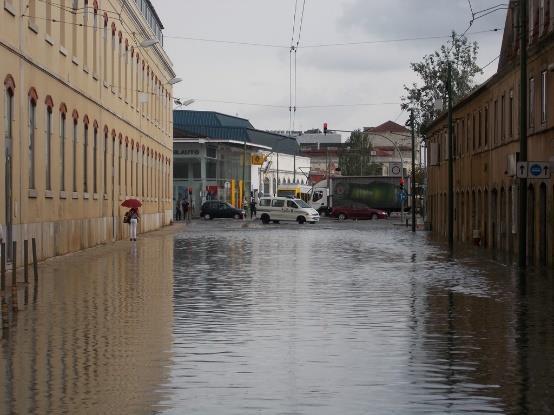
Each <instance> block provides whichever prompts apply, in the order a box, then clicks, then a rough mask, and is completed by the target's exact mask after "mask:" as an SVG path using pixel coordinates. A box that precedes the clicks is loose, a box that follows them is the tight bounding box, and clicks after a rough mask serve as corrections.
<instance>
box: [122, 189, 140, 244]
mask: <svg viewBox="0 0 554 415" xmlns="http://www.w3.org/2000/svg"><path fill="white" fill-rule="evenodd" d="M121 206H123V207H128V208H130V209H129V211H128V212H127V213H125V219H124V220H123V221H124V222H126V223H128V224H129V235H130V240H131V241H136V240H137V225H138V221H139V218H140V214H139V211H138V209H139V207H141V206H142V203H141V202H140V200H137V199H127V200H126V201H124V202H123V203H122V204H121Z"/></svg>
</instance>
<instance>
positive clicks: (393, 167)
mask: <svg viewBox="0 0 554 415" xmlns="http://www.w3.org/2000/svg"><path fill="white" fill-rule="evenodd" d="M389 169H390V175H391V176H395V177H401V176H402V163H396V162H391V163H389Z"/></svg>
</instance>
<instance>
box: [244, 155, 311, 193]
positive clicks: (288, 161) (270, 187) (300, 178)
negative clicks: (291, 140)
mask: <svg viewBox="0 0 554 415" xmlns="http://www.w3.org/2000/svg"><path fill="white" fill-rule="evenodd" d="M277 159H278V160H279V161H278V162H277ZM268 162H269V163H270V164H269V168H267V163H268ZM256 170H257V172H256V174H257V175H258V177H259V183H260V184H261V186H260V188H259V189H253V190H259V191H260V192H261V193H263V194H269V195H275V194H277V187H278V186H279V184H307V182H308V177H306V175H308V174H309V172H310V158H309V157H302V156H294V155H291V154H282V153H280V154H277V153H268V158H267V161H266V163H264V165H263V166H261V167H258V168H257V169H256Z"/></svg>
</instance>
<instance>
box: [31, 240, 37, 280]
mask: <svg viewBox="0 0 554 415" xmlns="http://www.w3.org/2000/svg"><path fill="white" fill-rule="evenodd" d="M31 244H32V249H33V273H34V277H35V284H37V283H38V264H37V241H36V240H35V238H33V239H32V240H31Z"/></svg>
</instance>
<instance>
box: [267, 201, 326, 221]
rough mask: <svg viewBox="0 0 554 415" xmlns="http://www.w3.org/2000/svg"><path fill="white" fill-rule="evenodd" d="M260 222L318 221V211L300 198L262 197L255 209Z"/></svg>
mask: <svg viewBox="0 0 554 415" xmlns="http://www.w3.org/2000/svg"><path fill="white" fill-rule="evenodd" d="M257 212H258V214H259V215H260V219H261V220H262V223H264V224H268V223H269V222H273V223H279V222H280V221H282V220H288V221H296V222H298V223H299V224H301V225H302V224H303V223H306V222H309V223H312V224H313V223H316V222H319V213H317V211H316V210H315V209H312V208H311V207H310V205H308V204H307V203H306V202H304V201H303V200H302V199H293V198H290V197H262V198H261V199H260V203H259V205H258V209H257Z"/></svg>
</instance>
